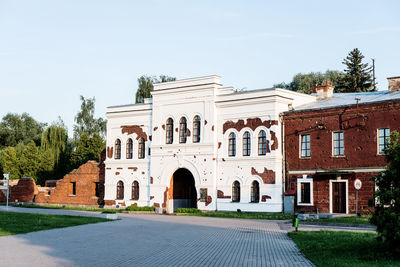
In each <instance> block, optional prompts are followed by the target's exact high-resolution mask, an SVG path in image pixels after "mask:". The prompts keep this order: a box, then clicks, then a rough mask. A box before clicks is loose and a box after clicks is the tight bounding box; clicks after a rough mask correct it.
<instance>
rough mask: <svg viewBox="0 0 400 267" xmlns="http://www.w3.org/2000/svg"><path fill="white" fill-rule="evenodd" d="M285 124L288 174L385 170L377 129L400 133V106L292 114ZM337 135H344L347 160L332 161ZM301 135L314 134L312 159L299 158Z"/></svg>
mask: <svg viewBox="0 0 400 267" xmlns="http://www.w3.org/2000/svg"><path fill="white" fill-rule="evenodd" d="M284 121H285V149H286V155H285V156H286V161H287V168H288V170H301V169H320V168H329V169H332V168H356V167H383V166H385V165H386V162H385V157H384V156H382V155H378V154H377V129H379V128H390V130H391V131H393V130H399V129H400V102H395V103H381V104H370V105H360V106H359V107H358V108H357V107H356V106H353V107H347V108H338V109H330V110H322V111H319V110H318V111H308V112H299V113H292V114H290V115H285V116H284ZM319 128H322V129H319ZM334 131H343V133H344V154H345V156H344V157H340V158H338V157H332V133H333V132H334ZM301 134H310V140H311V158H310V159H301V158H299V153H300V152H299V135H301Z"/></svg>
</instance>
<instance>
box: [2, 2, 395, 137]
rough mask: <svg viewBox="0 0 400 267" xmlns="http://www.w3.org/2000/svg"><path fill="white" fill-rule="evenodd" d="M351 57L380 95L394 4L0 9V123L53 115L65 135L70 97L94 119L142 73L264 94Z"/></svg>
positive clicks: (131, 95) (123, 98)
mask: <svg viewBox="0 0 400 267" xmlns="http://www.w3.org/2000/svg"><path fill="white" fill-rule="evenodd" d="M355 47H358V48H359V49H360V50H361V52H362V53H363V54H364V56H365V59H366V60H367V61H370V59H371V58H375V60H376V76H377V81H378V88H379V89H380V90H386V89H387V81H386V77H390V76H398V75H400V1H365V0H363V1H361V0H360V1H350V0H347V1H319V0H318V1H317V0H315V1H172V0H169V1H133V0H132V1H128V0H127V1H120V0H114V1H100V0H96V1H84V0H76V1H74V0H64V1H63V0H48V1H44V0H35V1H32V0H25V1H23V0H21V1H16V0H0V99H1V103H0V117H3V116H4V115H5V114H7V113H8V112H13V113H22V112H28V113H29V114H30V115H32V116H33V117H34V118H35V119H36V120H39V121H41V122H47V123H50V122H52V121H55V120H57V117H58V116H61V118H62V119H63V120H64V121H65V123H66V124H67V126H68V128H69V131H70V133H71V132H72V125H73V124H74V116H75V114H76V113H77V112H78V110H79V107H80V100H79V96H80V95H83V96H85V97H87V98H88V97H95V98H96V115H97V116H102V117H105V112H106V107H107V106H112V105H120V104H129V103H134V101H135V92H136V88H137V81H136V79H137V78H138V77H139V76H140V75H142V74H149V75H159V74H166V75H170V76H175V77H177V78H178V79H183V78H190V77H197V76H205V75H211V74H217V75H220V76H221V77H222V82H223V84H224V85H226V86H234V87H236V88H239V89H242V88H246V89H257V88H267V87H271V86H272V85H273V84H275V83H279V82H282V81H285V82H290V81H291V79H292V77H293V76H294V75H295V74H296V73H299V72H303V73H304V72H311V71H322V72H324V71H325V70H327V69H331V70H343V69H344V66H343V65H342V63H341V62H342V60H343V58H345V57H346V55H347V54H348V52H349V51H350V50H352V49H353V48H355Z"/></svg>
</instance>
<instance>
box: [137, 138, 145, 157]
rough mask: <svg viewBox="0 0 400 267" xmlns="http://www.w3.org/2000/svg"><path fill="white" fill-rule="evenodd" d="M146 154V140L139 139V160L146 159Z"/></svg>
mask: <svg viewBox="0 0 400 267" xmlns="http://www.w3.org/2000/svg"><path fill="white" fill-rule="evenodd" d="M144 153H145V144H144V139H143V137H142V138H140V139H139V147H138V158H139V159H144Z"/></svg>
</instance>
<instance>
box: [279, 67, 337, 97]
mask: <svg viewBox="0 0 400 267" xmlns="http://www.w3.org/2000/svg"><path fill="white" fill-rule="evenodd" d="M343 79H344V73H343V72H340V71H334V70H327V71H326V72H325V73H321V72H310V73H305V74H303V73H298V74H296V75H295V76H294V77H293V79H292V81H291V82H290V83H285V82H282V83H279V84H274V87H275V88H284V89H289V90H292V91H296V92H299V93H304V94H311V93H312V86H313V85H321V83H322V82H323V81H325V80H328V81H331V82H332V83H333V86H335V89H334V90H335V92H343Z"/></svg>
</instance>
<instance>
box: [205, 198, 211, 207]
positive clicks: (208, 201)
mask: <svg viewBox="0 0 400 267" xmlns="http://www.w3.org/2000/svg"><path fill="white" fill-rule="evenodd" d="M211 202H212V197H211V196H207V201H206V207H207V206H208V205H210V204H211Z"/></svg>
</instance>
